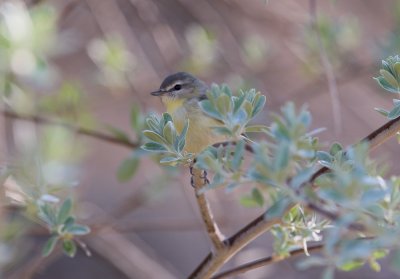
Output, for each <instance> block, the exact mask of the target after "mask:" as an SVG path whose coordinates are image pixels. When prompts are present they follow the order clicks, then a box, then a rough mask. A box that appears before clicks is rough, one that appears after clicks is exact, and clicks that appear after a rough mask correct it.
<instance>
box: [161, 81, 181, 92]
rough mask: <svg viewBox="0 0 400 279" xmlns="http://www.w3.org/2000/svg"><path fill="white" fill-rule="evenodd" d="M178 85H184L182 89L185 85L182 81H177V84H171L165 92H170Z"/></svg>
mask: <svg viewBox="0 0 400 279" xmlns="http://www.w3.org/2000/svg"><path fill="white" fill-rule="evenodd" d="M177 84H180V85H182V87H183V84H182V83H181V81H177V82H175V83H173V84H171V85H170V86H168V87H167V88H166V89H165V90H167V91H169V90H171V89H172V88H174V87H175V85H177Z"/></svg>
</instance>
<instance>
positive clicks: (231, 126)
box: [200, 84, 266, 139]
mask: <svg viewBox="0 0 400 279" xmlns="http://www.w3.org/2000/svg"><path fill="white" fill-rule="evenodd" d="M207 97H208V98H207V99H206V100H204V101H201V103H200V107H201V109H202V110H203V111H204V112H205V113H206V114H208V115H209V116H211V117H213V118H216V119H218V120H220V121H222V122H223V123H224V126H223V127H215V128H214V130H215V131H216V132H218V133H221V134H225V135H228V136H230V137H232V138H236V139H237V138H239V137H240V135H241V134H242V133H243V132H244V131H245V127H246V125H247V124H248V123H249V121H250V120H251V119H253V118H254V117H255V116H256V115H257V114H258V113H259V112H260V111H261V110H262V109H263V108H264V105H265V100H266V98H265V96H263V95H261V93H260V92H256V90H255V89H250V90H249V91H242V92H240V93H239V95H238V96H235V95H233V94H232V91H231V89H230V88H229V87H228V86H227V85H222V86H218V85H216V84H213V85H212V86H211V90H210V91H209V92H208V93H207Z"/></svg>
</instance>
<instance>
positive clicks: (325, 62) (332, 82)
mask: <svg viewBox="0 0 400 279" xmlns="http://www.w3.org/2000/svg"><path fill="white" fill-rule="evenodd" d="M310 15H311V26H312V27H313V28H314V30H315V36H316V38H317V44H318V50H319V55H320V59H321V63H322V67H323V69H324V72H325V75H326V79H327V81H328V88H329V95H330V96H331V102H332V112H333V122H334V126H335V132H336V133H338V132H340V131H341V129H342V127H341V126H342V120H341V114H340V102H339V93H338V88H337V83H336V77H335V73H334V71H333V66H332V64H331V62H330V61H329V58H328V54H327V53H326V49H325V47H324V45H323V43H322V39H321V34H320V32H319V28H318V23H317V0H310Z"/></svg>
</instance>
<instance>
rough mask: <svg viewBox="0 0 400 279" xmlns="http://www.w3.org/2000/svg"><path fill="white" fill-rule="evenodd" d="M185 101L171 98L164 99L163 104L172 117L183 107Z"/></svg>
mask: <svg viewBox="0 0 400 279" xmlns="http://www.w3.org/2000/svg"><path fill="white" fill-rule="evenodd" d="M184 101H185V100H184V99H178V98H171V97H167V96H165V97H162V102H163V103H164V105H165V107H166V108H167V112H168V113H169V114H171V115H173V114H175V113H176V112H177V110H179V109H181V108H182V107H183V103H184Z"/></svg>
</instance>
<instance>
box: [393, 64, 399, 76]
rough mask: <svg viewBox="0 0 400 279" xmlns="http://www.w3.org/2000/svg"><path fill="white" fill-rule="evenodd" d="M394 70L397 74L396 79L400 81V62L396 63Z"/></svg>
mask: <svg viewBox="0 0 400 279" xmlns="http://www.w3.org/2000/svg"><path fill="white" fill-rule="evenodd" d="M393 70H394V73H395V74H396V78H397V79H399V78H400V62H396V63H394V65H393Z"/></svg>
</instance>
